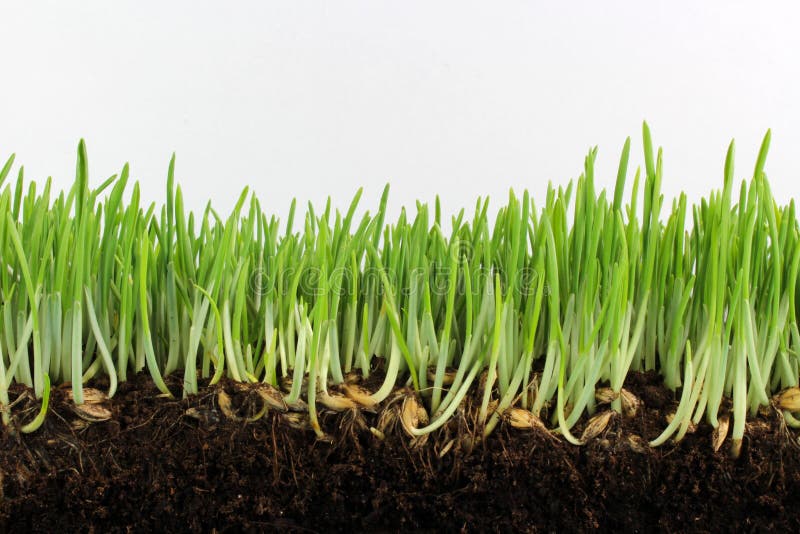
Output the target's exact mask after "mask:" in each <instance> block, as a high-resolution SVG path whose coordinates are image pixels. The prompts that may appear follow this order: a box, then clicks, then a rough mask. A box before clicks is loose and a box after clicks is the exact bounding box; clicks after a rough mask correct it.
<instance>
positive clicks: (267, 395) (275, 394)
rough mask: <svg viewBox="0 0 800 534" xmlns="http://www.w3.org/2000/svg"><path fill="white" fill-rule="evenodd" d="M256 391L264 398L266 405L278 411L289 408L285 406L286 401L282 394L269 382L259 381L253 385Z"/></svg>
mask: <svg viewBox="0 0 800 534" xmlns="http://www.w3.org/2000/svg"><path fill="white" fill-rule="evenodd" d="M255 389H256V393H258V395H259V396H260V397H261V398H262V399H263V400H264V402H265V403H266V404H267V406H268V407H270V408H272V409H273V410H278V411H279V412H285V411H286V410H288V409H289V407H288V406H286V401H285V400H284V399H283V394H281V392H280V391H279V390H278V388H276V387H275V386H273V385H271V384H265V383H263V382H262V383H259V384H257V385H256V387H255Z"/></svg>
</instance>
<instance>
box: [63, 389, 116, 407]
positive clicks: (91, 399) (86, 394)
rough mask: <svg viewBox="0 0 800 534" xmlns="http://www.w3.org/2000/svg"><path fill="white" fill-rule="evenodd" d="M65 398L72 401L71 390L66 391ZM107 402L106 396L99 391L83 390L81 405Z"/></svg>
mask: <svg viewBox="0 0 800 534" xmlns="http://www.w3.org/2000/svg"><path fill="white" fill-rule="evenodd" d="M67 398H69V400H71V401H74V397H73V393H72V390H71V389H70V390H67ZM107 400H108V395H106V394H105V393H104V392H102V391H100V390H99V389H94V388H83V403H84V404H101V403H103V402H106V401H107Z"/></svg>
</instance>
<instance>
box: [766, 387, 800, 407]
mask: <svg viewBox="0 0 800 534" xmlns="http://www.w3.org/2000/svg"><path fill="white" fill-rule="evenodd" d="M773 399H774V402H775V404H776V405H777V406H778V408H780V409H781V410H788V411H790V412H800V387H796V386H795V387H791V388H788V389H784V390H783V391H781V392H780V393H778V394H777V395H775V397H773Z"/></svg>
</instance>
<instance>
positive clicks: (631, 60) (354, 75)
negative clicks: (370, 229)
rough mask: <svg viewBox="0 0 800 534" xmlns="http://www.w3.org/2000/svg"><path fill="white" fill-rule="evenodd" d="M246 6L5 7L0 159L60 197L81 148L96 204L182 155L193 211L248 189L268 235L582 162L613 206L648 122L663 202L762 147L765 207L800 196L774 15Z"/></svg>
mask: <svg viewBox="0 0 800 534" xmlns="http://www.w3.org/2000/svg"><path fill="white" fill-rule="evenodd" d="M260 4H261V3H260V2H259V3H257V2H224V3H223V2H214V3H212V2H199V1H192V2H189V1H186V2H146V1H139V2H108V1H83V2H3V4H2V7H0V21H1V22H2V26H1V27H0V59H1V60H2V61H0V66H1V67H2V81H1V82H0V83H1V85H0V87H2V89H1V90H0V91H2V92H1V93H0V157H3V158H5V156H6V155H7V154H10V153H11V152H16V154H17V158H18V160H17V161H18V162H21V163H24V165H25V168H26V177H28V178H34V179H36V180H42V179H44V178H46V177H47V176H49V175H52V176H53V179H54V181H55V183H56V185H57V186H58V187H59V188H65V187H68V186H69V184H70V183H71V180H72V179H73V178H74V168H75V148H76V145H77V142H78V139H79V138H81V137H84V138H85V139H86V142H87V144H88V147H89V160H90V170H91V174H92V182H93V183H95V184H96V183H99V181H101V180H102V179H104V178H106V177H107V176H109V175H111V174H113V173H116V172H118V171H119V169H120V168H121V166H122V164H123V163H124V162H125V161H129V162H130V163H131V168H132V172H133V176H134V178H136V179H138V180H140V181H141V182H142V185H143V196H144V198H145V199H147V200H155V201H162V200H163V199H164V196H165V195H164V183H165V176H166V170H167V163H168V161H169V157H170V155H171V153H172V151H176V152H177V155H178V159H177V178H178V181H179V182H180V183H181V184H182V186H183V188H184V193H185V196H186V198H187V203H188V204H189V206H190V207H191V208H193V209H195V210H199V209H202V208H203V206H204V205H205V202H206V201H207V200H208V199H212V201H213V204H214V206H215V207H216V208H217V209H218V210H219V211H220V212H222V213H225V212H227V211H228V210H230V208H231V206H232V204H233V202H234V200H235V198H236V197H237V196H238V193H239V192H240V190H241V188H243V187H244V186H245V185H249V186H251V187H252V188H253V189H254V190H255V191H256V192H257V193H258V196H259V197H260V199H261V201H262V204H263V206H264V209H265V210H266V211H268V212H273V213H277V214H281V215H285V213H286V212H287V211H288V206H289V202H290V200H291V198H292V197H294V196H296V197H298V199H299V200H300V201H302V202H305V201H307V200H312V201H313V202H314V203H315V204H320V203H322V202H324V199H325V197H326V196H327V195H331V196H332V197H333V202H334V205H335V206H338V207H340V208H346V206H347V204H348V203H349V201H350V198H351V197H352V195H353V194H354V192H355V191H356V189H357V188H358V187H359V186H362V185H363V186H364V188H365V196H364V200H363V201H362V206H363V207H365V208H369V209H371V210H374V208H375V207H376V206H377V202H378V197H379V195H380V190H381V189H382V187H383V184H384V183H386V182H390V183H391V184H392V195H391V197H390V198H391V200H390V208H391V214H393V215H396V214H397V213H398V210H399V207H400V206H401V205H406V206H413V202H414V200H415V199H422V200H427V201H430V200H433V198H434V195H436V194H440V195H441V196H442V201H443V207H444V209H445V211H446V212H447V213H450V214H452V213H454V212H455V211H457V210H458V209H460V208H462V207H464V208H467V210H468V213H469V214H471V212H472V208H473V206H474V201H475V199H476V197H477V196H479V195H486V194H489V195H491V197H492V199H493V200H494V205H495V207H496V206H497V205H498V204H499V203H501V202H503V201H505V197H506V195H507V191H508V188H510V187H513V188H514V189H515V190H517V191H518V192H521V191H522V190H523V189H525V188H527V189H529V190H530V191H531V192H532V194H534V196H535V197H536V198H539V199H541V195H542V194H543V192H544V191H545V189H546V184H547V181H548V180H552V181H553V182H554V183H556V184H566V181H567V180H568V179H569V178H572V177H576V176H577V175H578V174H580V172H581V171H582V165H583V158H584V156H585V154H586V152H587V150H588V149H589V148H590V147H591V146H594V145H598V146H599V161H598V169H597V173H596V174H597V176H598V181H599V182H600V183H601V184H603V185H606V186H612V185H613V180H614V177H615V175H616V167H617V163H618V157H619V151H620V149H621V147H622V144H623V142H624V140H625V137H626V136H628V135H630V136H631V137H632V139H633V154H632V163H633V164H634V165H639V164H641V162H642V161H643V158H642V154H641V121H642V120H643V119H646V120H647V121H648V122H649V124H650V126H651V128H652V130H653V135H654V142H655V143H656V144H657V145H662V146H663V147H664V162H665V166H664V168H665V176H664V193H665V195H666V196H667V197H668V198H670V197H673V196H674V195H676V194H677V193H678V192H680V191H686V192H687V194H688V195H689V197H690V199H692V200H697V199H698V198H699V197H700V196H701V195H705V194H707V192H708V191H709V190H710V189H711V188H717V187H720V185H721V183H722V167H723V160H724V156H725V150H726V147H727V144H728V142H729V141H730V139H731V138H734V137H735V138H736V142H737V156H738V157H737V178H745V177H748V176H749V175H750V174H751V173H752V167H753V163H754V160H755V154H756V152H757V150H758V146H759V144H760V140H761V137H762V136H763V134H764V132H765V131H766V129H767V128H768V127H771V128H772V133H773V143H772V150H771V152H770V157H769V159H768V162H767V172H768V174H769V176H770V179H771V182H772V185H773V190H774V193H775V195H776V197H778V199H779V200H780V201H781V202H784V203H785V202H788V200H789V199H790V198H792V197H795V198H796V197H797V196H798V191H800V188H799V187H798V185H797V184H798V178H800V166H799V165H798V164H797V161H798V147H800V104H798V102H800V37H798V35H799V33H798V31H797V26H798V15H800V13H798V10H797V8H792V7H790V6H791V4H790V3H788V2H787V3H785V4H782V3H779V2H764V3H761V4H760V5H756V3H745V2H724V3H723V2H720V3H718V2H704V3H703V5H695V4H696V3H695V2H683V1H670V2H657V3H653V2H646V4H648V7H643V6H642V5H640V4H645V2H609V1H603V2H597V1H595V2H576V3H572V6H571V7H554V6H552V5H551V3H545V2H533V1H526V2H497V3H495V2H491V3H490V2H486V3H472V2H463V1H460V2H410V1H404V2H379V1H374V0H373V1H369V2H342V1H337V2H299V1H292V2H271V3H267V5H266V6H263V5H260ZM748 4H750V5H748ZM723 6H724V7H723ZM629 185H630V181H629ZM538 204H539V205H540V204H541V200H540V201H539V203H538Z"/></svg>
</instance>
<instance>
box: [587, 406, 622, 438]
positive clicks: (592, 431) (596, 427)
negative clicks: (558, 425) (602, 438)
mask: <svg viewBox="0 0 800 534" xmlns="http://www.w3.org/2000/svg"><path fill="white" fill-rule="evenodd" d="M615 413H616V412H614V411H612V410H606V411H604V412H600V413H598V414H595V415H593V416H592V418H591V419H589V422H588V423H587V424H586V428H585V429H584V430H583V433H582V434H581V441H582V442H583V443H586V442H587V441H589V440H592V439H594V438H596V437H597V436H599V435H600V434H602V433H603V431H604V430H605V429H606V427H608V423H609V422H610V421H611V418H612V417H613V416H614V414H615Z"/></svg>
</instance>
